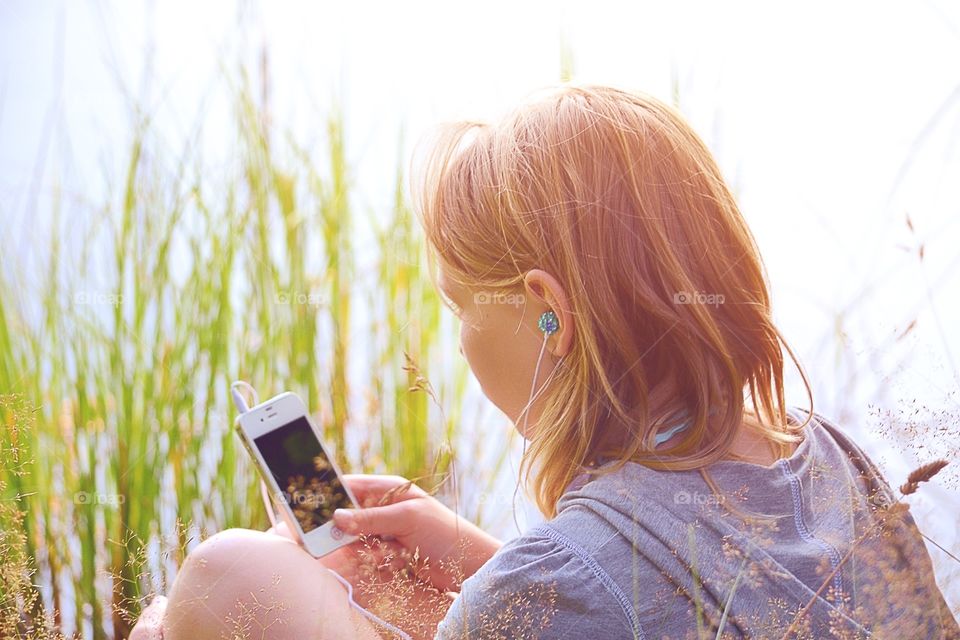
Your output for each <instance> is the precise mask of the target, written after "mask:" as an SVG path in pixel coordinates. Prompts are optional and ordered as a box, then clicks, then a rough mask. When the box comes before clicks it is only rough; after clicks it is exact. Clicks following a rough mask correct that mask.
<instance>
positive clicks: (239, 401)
mask: <svg viewBox="0 0 960 640" xmlns="http://www.w3.org/2000/svg"><path fill="white" fill-rule="evenodd" d="M237 387H245V388H246V389H248V390H249V391H250V395H251V396H252V397H253V402H254V405H256V404H257V392H256V390H255V389H254V388H253V387H252V386H250V385H249V384H248V383H246V382H244V381H243V380H238V381H237V382H234V383H233V384H231V385H230V393H231V395H232V396H233V403H234V404H235V405H236V407H237V411H239V412H240V413H246V412H247V411H249V410H250V408H249V406H248V405H247V401H246V399H245V398H244V397H243V395H242V394H241V393H240V392H239V391H238V390H237ZM260 495H261V497H262V498H263V505H264V507H266V509H267V518H269V520H270V526H272V527H273V528H274V529H276V528H277V514H276V512H274V510H273V505H272V504H271V502H270V491H269V490H268V489H267V483H266V482H264V481H263V479H261V480H260ZM324 569H326V570H327V571H329V572H330V573H332V574H333V577H334V578H336V579H337V581H338V582H340V584H342V585H343V586H344V587H345V588H346V590H347V600H348V601H349V602H350V606H352V607H353V608H354V609H356V610H357V611H359V612H360V613H362V614H363V615H364V616H366V617H367V618H369V619H370V620H372V621H373V622H375V623H377V624H380V625H383V626H384V627H386V628H387V629H389V630H390V631H392V632H394V633H396V634H398V635H399V636H400V637H401V638H403V640H413V639H412V638H411V637H410V634H408V633H406V632H405V631H402V630H401V629H398V628H397V627H395V626H393V625H392V624H390V623H389V622H387V621H386V620H382V619H381V618H379V617H377V616H376V615H374V614H372V613H370V612H369V611H367V610H366V609H364V608H363V607H361V606H360V605H359V604H357V602H356V600H354V599H353V585H352V584H350V582H349V581H347V580H346V579H345V578H344V577H343V576H341V575H340V574H339V573H337V572H336V571H334V570H333V569H331V568H330V567H324Z"/></svg>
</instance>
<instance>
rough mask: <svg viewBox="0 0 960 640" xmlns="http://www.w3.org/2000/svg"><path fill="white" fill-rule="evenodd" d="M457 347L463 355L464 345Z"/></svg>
mask: <svg viewBox="0 0 960 640" xmlns="http://www.w3.org/2000/svg"><path fill="white" fill-rule="evenodd" d="M457 349H458V350H459V351H460V355H463V345H461V346H459V347H457Z"/></svg>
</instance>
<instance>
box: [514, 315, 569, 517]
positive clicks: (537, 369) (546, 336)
mask: <svg viewBox="0 0 960 640" xmlns="http://www.w3.org/2000/svg"><path fill="white" fill-rule="evenodd" d="M549 339H550V334H548V333H544V334H543V344H542V345H541V346H540V355H539V356H537V366H536V367H534V369H533V381H532V382H531V383H530V399H529V400H527V404H526V406H525V407H524V408H523V410H522V411H521V412H520V413H521V414H523V435H522V437H523V454H522V455H521V458H522V456H523V455H526V453H527V435H526V433H527V422H528V417H529V414H528V413H527V411H528V410H529V409H530V407H531V406H532V405H533V403H534V401H535V400H536V399H537V398H539V397H540V394H541V393H543V391H544V390H545V389H546V388H547V385H548V384H549V383H550V380H551V379H552V378H553V374H554V373H556V372H557V368H558V367H559V366H560V360H563V356H561V357H560V360H558V361H557V364H556V365H554V368H553V369H552V370H551V371H550V375H548V376H547V379H546V380H544V381H543V384H542V385H540V388H539V389H537V376H539V375H540V362H541V361H542V360H543V353H544V352H545V351H546V350H547V340H549ZM534 390H536V394H534ZM508 457H509V456H508ZM519 488H520V479H519V478H517V486H516V487H515V488H514V490H513V503H514V504H513V525H514V526H515V527H516V528H517V533H521V531H520V523H519V522H517V506H516V501H517V490H518V489H519Z"/></svg>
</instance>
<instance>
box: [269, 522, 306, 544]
mask: <svg viewBox="0 0 960 640" xmlns="http://www.w3.org/2000/svg"><path fill="white" fill-rule="evenodd" d="M267 533H272V534H275V535H278V536H283V537H284V538H290V539H291V540H293V541H294V542H299V540H298V539H297V536H296V535H294V533H293V532H292V531H290V527H288V526H287V523H286V522H284V521H282V520H280V521H278V522H277V524H275V525H274V526H272V527H270V528H269V529H267Z"/></svg>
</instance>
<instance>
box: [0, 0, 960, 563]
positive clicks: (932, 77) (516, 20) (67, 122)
mask: <svg viewBox="0 0 960 640" xmlns="http://www.w3.org/2000/svg"><path fill="white" fill-rule="evenodd" d="M587 7H589V9H587ZM241 23H242V24H245V25H247V28H246V29H245V30H241V29H240V28H239V27H238V25H239V24H241ZM244 34H246V35H244ZM561 36H562V37H563V38H565V40H566V41H567V42H568V43H569V44H570V47H571V51H572V53H573V61H574V78H575V79H576V80H581V81H593V82H608V83H613V84H618V85H622V86H625V87H627V88H634V89H639V90H644V91H648V92H650V93H653V94H655V95H657V96H659V97H661V98H664V99H668V100H669V99H670V95H671V78H672V77H673V75H674V74H676V77H677V79H678V82H679V93H680V104H681V109H682V111H683V112H684V113H685V114H686V115H687V117H688V118H689V119H690V121H691V122H692V124H693V125H694V127H695V128H696V130H697V131H698V132H699V133H700V134H701V136H702V137H703V138H704V140H705V141H706V142H707V143H708V145H709V146H710V147H711V149H713V151H714V152H715V153H716V155H717V157H718V159H719V161H720V163H721V166H722V167H723V169H724V171H725V173H726V175H727V178H728V179H729V181H730V182H731V184H732V185H734V186H735V187H736V189H737V192H738V194H739V199H740V203H741V207H742V209H743V211H744V213H745V215H746V216H747V219H748V221H749V223H750V224H751V226H752V228H753V230H754V232H755V234H756V236H757V239H758V242H759V244H760V247H761V250H762V252H763V254H764V258H765V260H766V263H767V266H768V268H769V271H770V276H771V282H772V291H773V295H774V301H775V306H776V316H777V319H778V321H779V323H780V326H781V328H782V330H783V331H784V333H785V334H786V335H787V337H788V339H790V340H791V346H793V347H794V348H795V350H796V351H797V353H798V355H799V356H800V358H801V360H802V362H803V363H804V365H805V366H806V371H807V373H808V375H809V376H810V377H811V379H812V383H813V385H814V390H815V393H816V396H815V398H816V401H817V407H816V408H817V410H819V411H821V412H823V413H825V414H826V415H828V416H833V417H835V418H837V419H839V420H841V421H842V423H843V424H844V425H845V426H847V427H848V428H849V429H850V430H851V431H853V432H854V433H855V434H858V435H860V436H861V437H862V439H863V440H864V443H865V445H866V446H868V450H870V451H873V452H876V455H877V456H878V457H884V458H885V453H884V448H883V442H882V441H880V440H879V439H877V438H875V437H871V435H870V427H871V422H870V415H869V411H868V404H869V403H877V402H880V403H882V405H883V406H885V407H887V408H890V409H893V410H896V409H897V408H898V407H901V406H902V403H903V402H907V401H909V400H910V399H913V398H920V399H921V401H923V402H927V403H929V404H930V405H931V406H932V407H934V408H936V409H938V410H945V411H948V412H951V415H953V416H954V417H960V397H958V394H957V389H958V386H960V379H958V377H957V368H958V366H960V334H958V332H957V330H956V327H958V326H960V303H958V297H960V296H958V294H960V250H958V246H960V243H958V240H960V215H958V214H960V211H958V209H960V204H958V203H960V197H958V196H960V193H958V191H960V179H958V177H960V65H958V64H957V61H958V60H960V3H956V2H949V1H948V0H926V1H925V2H909V3H908V2H892V1H865V0H858V1H852V0H851V1H846V2H835V1H824V0H817V1H812V2H802V3H800V2H794V3H789V4H788V3H774V2H760V1H758V2H723V3H720V2H715V1H703V2H691V1H687V2H674V1H669V2H667V1H662V2H657V3H654V2H640V1H638V2H629V3H627V2H610V1H599V0H598V1H594V2H590V3H589V4H587V3H582V2H579V3H578V2H546V1H542V2H526V3H524V2H517V1H516V0H510V1H509V2H508V1H503V0H491V1H487V2H483V3H475V4H471V5H467V4H465V3H454V2H404V3H399V2H382V3H369V2H340V3H317V2H293V1H290V2H263V3H259V4H257V3H253V2H238V3H235V2H213V1H204V2H186V1H183V0H176V1H174V0H165V1H164V2H152V3H144V2H133V1H130V2H112V3H111V2H103V1H100V2H97V1H92V0H91V1H79V0H77V1H73V2H67V1H66V0H60V1H47V2H41V1H37V0H6V1H5V2H3V3H0V94H2V99H0V221H2V225H3V228H4V231H3V232H2V235H0V247H2V251H3V252H4V254H2V255H0V260H2V261H3V264H4V268H5V269H6V268H11V267H14V268H16V269H17V270H18V271H21V272H22V273H25V277H26V281H27V282H28V283H29V282H31V277H32V276H31V275H30V274H32V273H37V272H38V269H39V265H38V264H37V259H36V256H37V255H38V254H37V253H36V252H34V251H33V250H32V249H30V247H32V246H40V247H42V246H43V245H44V239H45V238H46V229H47V225H48V224H49V220H48V216H47V217H46V218H45V217H44V213H45V212H47V211H48V210H49V209H48V208H47V207H48V205H49V196H48V194H49V192H50V187H51V185H52V184H54V181H57V182H59V183H60V184H62V185H63V187H64V189H65V190H66V193H67V198H68V202H67V203H66V204H65V206H66V207H67V211H68V214H69V215H68V216H67V219H68V220H69V219H70V218H71V216H76V219H78V220H82V219H83V217H84V216H86V215H88V214H89V210H90V207H92V206H96V205H97V204H99V203H100V200H98V199H97V198H98V197H100V196H99V194H100V193H103V192H104V191H105V190H106V189H107V186H106V184H105V182H104V175H105V172H106V175H110V176H112V180H113V181H114V182H116V181H117V180H118V176H119V175H120V168H121V166H122V163H123V162H124V158H123V156H122V153H120V154H117V150H118V149H119V150H122V149H123V141H124V140H126V139H127V136H128V131H129V126H128V125H129V123H130V118H129V116H128V111H127V110H126V108H125V106H124V102H123V99H122V96H121V94H120V92H119V90H118V88H119V87H120V86H124V87H127V88H128V89H129V90H130V91H132V92H133V94H135V95H136V96H139V97H141V98H143V99H145V100H147V102H148V103H149V104H151V105H154V106H156V105H158V104H160V105H162V108H160V111H159V115H158V118H159V120H158V124H159V125H160V126H162V127H164V128H166V130H169V131H170V132H171V139H178V138H179V137H182V136H183V135H185V134H186V133H187V132H188V131H190V129H191V126H192V125H193V123H194V122H195V120H196V117H197V114H198V112H201V104H200V102H199V101H200V98H201V96H203V95H204V94H205V93H206V91H207V89H208V88H210V87H218V86H221V85H219V84H218V82H219V81H218V78H219V77H220V76H221V74H220V72H219V71H218V68H217V59H216V55H215V54H216V52H217V51H223V52H224V56H223V59H225V60H227V61H228V62H229V63H235V61H237V60H238V59H240V58H241V57H242V59H244V60H246V61H247V62H248V63H249V64H250V65H251V66H252V68H253V69H256V68H257V67H256V60H257V55H258V51H259V46H260V44H261V42H266V43H267V44H268V47H269V54H270V65H271V72H272V73H273V80H272V86H271V91H272V97H271V101H272V104H273V105H274V108H275V117H276V119H277V120H278V121H281V122H283V123H284V125H285V126H289V127H290V128H292V129H293V131H295V132H296V134H297V135H298V136H300V138H299V139H300V140H301V141H302V142H303V143H307V142H309V141H314V140H317V139H318V138H320V137H321V135H322V123H321V122H318V121H317V120H316V118H315V114H316V113H317V110H318V109H319V110H320V112H323V111H324V110H325V109H326V107H327V106H328V105H329V104H330V103H331V94H332V92H333V91H337V92H339V93H340V95H341V96H342V98H343V101H344V104H345V108H346V114H347V120H348V126H349V128H350V138H349V145H350V149H349V153H350V157H351V158H352V161H353V162H354V163H355V165H356V167H357V169H358V171H359V173H358V175H357V182H358V184H360V185H361V188H362V193H363V195H364V198H365V200H366V203H367V204H368V205H369V206H371V207H374V208H376V207H385V206H386V205H387V203H388V202H389V200H390V197H391V190H392V187H393V179H394V176H395V171H396V167H397V161H398V158H402V159H403V161H404V162H405V161H406V160H407V158H408V156H407V155H406V151H404V152H403V155H401V152H400V151H398V149H397V140H398V137H399V130H400V126H401V123H404V124H405V126H406V133H405V140H406V145H407V150H409V146H410V144H411V143H412V142H413V141H415V140H416V139H417V138H418V137H419V134H420V133H422V132H423V130H424V128H425V127H427V126H428V125H430V124H431V123H434V122H436V121H437V120H441V119H451V118H458V117H478V118H494V117H496V115H497V114H498V112H499V111H501V110H504V109H507V108H509V107H510V106H511V105H512V104H513V103H515V102H516V101H518V100H519V99H520V98H522V97H523V96H524V94H526V93H527V92H529V91H532V90H533V89H536V88H537V87H540V86H543V85H546V84H549V83H552V82H554V81H556V80H557V79H558V78H559V63H560V43H561ZM244 39H246V40H244ZM148 50H150V51H152V64H153V67H154V72H155V77H157V78H159V81H157V82H153V83H148V84H146V85H144V84H143V82H142V78H143V73H142V72H143V64H144V59H145V55H144V53H145V51H148ZM237 52H239V53H237ZM221 88H222V86H221ZM202 112H203V113H206V114H207V115H208V120H207V124H206V128H205V130H204V135H205V136H206V142H207V144H206V146H205V155H206V156H207V157H208V158H211V159H215V158H217V157H218V154H222V153H223V151H224V150H225V149H226V148H227V145H226V144H224V140H225V138H224V136H225V135H226V132H228V131H229V130H230V128H231V125H230V124H229V118H230V117H231V114H230V111H229V108H228V105H227V104H226V102H225V101H224V96H223V94H222V92H219V93H217V92H214V94H213V95H212V96H211V98H210V101H209V102H207V103H204V105H203V106H202ZM48 122H59V123H60V124H61V125H62V129H61V131H60V134H58V135H53V136H52V137H45V136H49V130H48V129H47V128H46V126H45V125H46V123H48ZM44 154H45V155H44ZM36 185H39V187H40V194H41V195H40V199H39V205H37V204H36V203H34V202H33V201H32V200H31V198H30V197H29V194H31V193H32V192H33V186H36ZM72 193H75V194H77V195H82V196H83V198H84V200H82V201H78V200H75V199H72V198H71V197H70V194H72ZM90 198H93V201H92V202H90V201H89V199H90ZM35 206H39V211H40V212H41V214H40V215H39V216H34V215H33V214H32V211H33V210H34V209H33V208H34V207H35ZM907 214H909V215H910V217H911V219H912V221H913V225H914V228H915V230H916V235H915V236H912V235H911V233H910V231H909V230H908V227H907V225H906V222H905V221H906V215H907ZM921 242H922V243H923V244H924V261H923V262H922V263H921V262H920V261H919V259H918V258H917V253H916V251H915V249H916V247H917V246H918V244H919V243H921ZM18 247H19V248H18ZM24 247H25V248H24ZM65 250H75V248H71V247H67V248H66V249H65ZM11 256H12V257H11ZM913 319H916V320H917V324H916V328H915V329H914V330H913V331H912V332H911V333H910V334H909V335H908V336H907V337H906V338H905V339H903V340H900V341H897V340H895V337H896V336H897V335H898V334H899V333H901V332H902V331H903V330H905V329H906V327H907V325H908V323H909V322H910V321H911V320H913ZM798 388H799V387H798V386H797V380H796V376H794V380H793V382H792V386H791V390H790V391H788V398H792V401H793V403H794V404H799V405H801V406H806V398H805V396H804V395H802V394H801V393H799V392H797V389H798ZM841 408H843V410H844V411H845V413H844V414H842V415H840V414H839V412H840V410H841ZM953 428H954V429H956V427H953ZM954 433H955V434H956V432H954ZM884 462H885V464H886V465H888V466H887V468H888V469H890V470H891V471H892V472H896V473H897V474H898V475H897V476H896V477H898V478H899V477H901V475H899V474H901V473H903V472H905V470H906V466H904V465H906V464H907V463H906V462H903V461H898V460H897V459H896V457H891V458H890V459H889V460H886V459H885V460H884ZM956 494H957V491H956V486H954V489H953V492H952V495H947V494H945V493H942V492H941V493H940V494H937V493H936V490H934V491H932V492H931V493H930V495H932V496H934V498H935V499H936V500H941V501H943V500H947V501H948V502H949V501H950V500H952V504H953V506H954V509H953V513H954V514H955V513H956V512H957V511H958V509H957V508H956V507H957V496H956ZM929 508H930V509H931V510H932V509H933V507H932V505H931V506H930V507H929ZM931 517H932V518H933V517H935V516H931ZM940 519H941V521H942V516H941V517H940ZM948 530H949V527H948ZM944 535H945V536H946V540H943V541H944V542H946V543H947V544H950V543H951V539H950V537H949V534H948V533H945V534H944ZM953 535H954V536H955V535H956V534H955V533H954V534H953ZM952 541H953V543H954V544H955V543H956V538H955V537H954V538H953V539H952Z"/></svg>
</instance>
